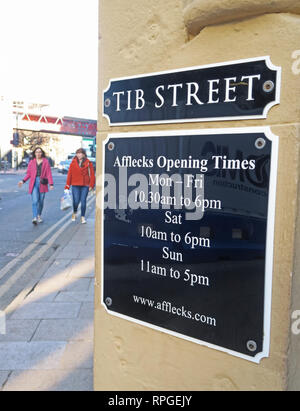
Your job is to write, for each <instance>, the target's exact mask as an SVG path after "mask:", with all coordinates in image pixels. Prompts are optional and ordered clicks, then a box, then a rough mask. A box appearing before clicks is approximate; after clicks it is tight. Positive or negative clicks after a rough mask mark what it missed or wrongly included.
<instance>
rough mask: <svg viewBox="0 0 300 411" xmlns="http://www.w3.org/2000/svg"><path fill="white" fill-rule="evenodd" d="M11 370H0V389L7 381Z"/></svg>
mask: <svg viewBox="0 0 300 411" xmlns="http://www.w3.org/2000/svg"><path fill="white" fill-rule="evenodd" d="M10 373H11V371H0V390H1V388H2V387H3V385H4V383H5V382H6V381H7V379H8V376H9V374H10Z"/></svg>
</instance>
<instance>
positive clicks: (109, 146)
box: [107, 143, 115, 151]
mask: <svg viewBox="0 0 300 411" xmlns="http://www.w3.org/2000/svg"><path fill="white" fill-rule="evenodd" d="M107 148H108V149H109V151H112V150H113V149H114V148H115V145H114V143H108V146H107Z"/></svg>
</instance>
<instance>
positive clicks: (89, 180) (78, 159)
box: [65, 148, 95, 224]
mask: <svg viewBox="0 0 300 411" xmlns="http://www.w3.org/2000/svg"><path fill="white" fill-rule="evenodd" d="M71 186H72V196H73V214H72V221H75V220H76V214H77V210H78V206H79V203H81V223H82V224H86V220H85V212H86V198H87V195H88V193H89V191H91V190H92V189H93V188H94V186H95V172H94V167H93V163H92V162H91V161H90V160H89V159H88V158H87V155H86V151H85V150H84V149H83V148H79V149H78V150H77V151H76V156H75V157H74V158H73V160H72V163H71V164H70V168H69V172H68V176H67V183H66V186H65V190H69V189H70V187H71Z"/></svg>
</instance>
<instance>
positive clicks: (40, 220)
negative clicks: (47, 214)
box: [37, 215, 43, 223]
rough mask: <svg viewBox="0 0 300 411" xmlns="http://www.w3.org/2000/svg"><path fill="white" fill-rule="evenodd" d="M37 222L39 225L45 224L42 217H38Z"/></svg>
mask: <svg viewBox="0 0 300 411" xmlns="http://www.w3.org/2000/svg"><path fill="white" fill-rule="evenodd" d="M37 222H38V223H42V222H43V219H42V217H41V216H40V215H38V218H37Z"/></svg>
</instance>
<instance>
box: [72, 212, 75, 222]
mask: <svg viewBox="0 0 300 411" xmlns="http://www.w3.org/2000/svg"><path fill="white" fill-rule="evenodd" d="M72 221H76V213H73V214H72Z"/></svg>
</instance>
